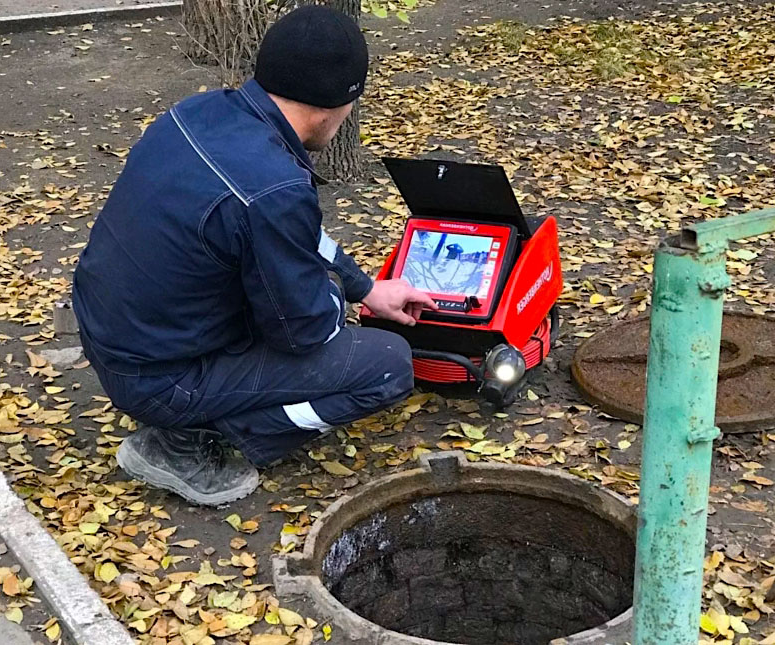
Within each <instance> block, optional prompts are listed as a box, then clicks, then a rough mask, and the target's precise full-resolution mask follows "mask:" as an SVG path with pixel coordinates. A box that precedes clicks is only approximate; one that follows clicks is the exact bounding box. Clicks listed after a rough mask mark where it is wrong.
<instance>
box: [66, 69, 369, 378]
mask: <svg viewBox="0 0 775 645" xmlns="http://www.w3.org/2000/svg"><path fill="white" fill-rule="evenodd" d="M321 222H322V213H321V211H320V207H319V204H318V195H317V188H316V184H315V175H314V171H313V169H312V165H311V163H310V160H309V157H308V156H307V153H306V152H305V150H304V148H303V146H302V144H301V142H300V141H299V139H298V137H297V135H296V133H295V132H294V130H293V129H292V128H291V126H290V124H289V123H288V121H287V120H286V119H285V118H284V117H283V115H282V113H281V112H280V110H279V108H278V107H277V105H276V104H275V103H274V101H272V99H271V98H270V97H269V95H268V94H267V93H266V92H265V91H264V90H263V89H262V88H261V86H260V85H259V84H258V83H256V81H254V80H251V81H248V82H247V83H246V84H245V85H244V86H242V87H241V88H240V89H238V90H225V91H224V90H219V91H213V92H207V93H204V94H200V95H197V96H193V97H191V98H188V99H186V100H184V101H182V102H180V103H178V104H177V105H175V106H174V107H173V108H172V109H171V110H170V111H169V112H167V113H165V114H164V115H162V116H161V117H159V118H158V119H157V120H156V121H155V122H154V123H153V124H152V125H151V126H150V127H149V128H148V129H147V130H146V132H145V134H144V135H143V137H142V138H141V139H140V141H139V142H138V143H137V144H136V145H135V146H134V147H133V148H132V151H131V153H130V154H129V156H128V158H127V162H126V166H125V168H124V170H123V172H122V173H121V175H120V176H119V178H118V180H117V181H116V184H115V186H114V187H113V190H112V191H111V193H110V196H109V198H108V200H107V202H106V203H105V206H104V208H103V209H102V212H101V213H100V215H99V217H98V218H97V220H96V222H95V224H94V228H93V229H92V232H91V237H90V239H89V243H88V245H87V247H86V248H85V249H84V251H83V253H82V255H81V259H80V262H79V264H78V267H77V269H76V271H75V278H74V285H73V306H74V308H75V312H76V315H77V317H78V321H79V324H80V327H81V333H82V335H83V336H84V340H85V342H87V343H88V345H89V346H90V348H91V350H92V352H94V353H95V355H97V356H99V359H100V361H101V362H102V363H103V365H105V366H106V367H108V368H109V369H112V370H114V371H116V372H118V373H121V374H128V375H142V374H165V373H172V372H176V371H180V370H183V369H186V367H187V366H188V365H190V363H191V361H192V360H193V359H195V358H197V357H199V356H203V355H205V354H208V353H210V352H214V351H220V350H225V351H231V352H239V351H242V350H244V349H246V348H247V347H248V346H250V345H251V344H252V343H254V342H265V343H269V344H270V345H271V346H272V347H273V348H274V349H277V350H282V351H287V352H292V353H296V354H298V353H303V352H308V351H311V350H314V349H315V348H316V347H319V346H321V345H322V344H323V343H326V342H327V341H329V340H330V339H331V338H333V337H334V336H335V335H336V333H337V332H338V331H339V328H340V327H339V325H340V324H341V323H340V320H341V316H340V309H341V303H340V301H339V298H338V297H336V296H335V295H334V294H333V293H332V284H333V283H331V282H330V280H329V277H328V273H327V271H335V272H336V273H337V274H338V275H339V276H340V277H341V279H342V282H343V284H344V289H345V296H346V298H347V300H348V301H350V302H358V301H360V300H362V299H363V298H364V297H365V296H366V295H367V294H368V293H369V291H370V290H371V287H372V284H373V283H372V280H371V279H370V278H369V277H368V276H367V275H366V274H365V273H363V272H362V271H361V270H360V269H359V268H358V267H357V265H356V264H355V262H354V261H353V259H352V258H350V257H349V256H347V255H346V254H344V253H343V251H342V250H341V249H340V248H339V246H338V245H337V244H336V243H335V242H334V241H333V240H332V239H331V238H329V237H328V236H327V235H326V233H325V232H324V231H323V229H322V228H321ZM333 289H334V290H335V287H334V288H333Z"/></svg>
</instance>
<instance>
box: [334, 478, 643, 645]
mask: <svg viewBox="0 0 775 645" xmlns="http://www.w3.org/2000/svg"><path fill="white" fill-rule="evenodd" d="M634 559H635V545H634V543H633V540H632V538H631V537H630V535H628V533H627V532H626V531H625V530H624V529H623V528H620V527H618V526H616V525H614V524H612V523H610V522H608V521H606V520H605V519H603V518H601V517H599V516H598V515H596V514H595V513H593V512H591V511H588V510H586V509H584V508H580V507H576V506H572V505H569V504H567V503H564V502H560V501H557V500H552V499H547V498H537V497H530V496H521V495H517V494H514V493H506V492H498V491H492V492H490V491H482V492H472V493H449V494H444V495H439V496H433V497H423V498H420V499H416V500H415V501H410V502H406V503H402V504H397V505H395V506H391V507H389V508H387V509H385V510H383V511H379V512H377V513H375V514H374V515H372V516H371V517H369V518H367V519H365V520H362V521H360V522H359V523H357V524H356V525H354V526H352V527H351V528H349V529H347V530H345V531H344V532H343V533H342V534H341V535H340V536H339V537H338V538H337V539H336V540H335V541H334V542H333V543H332V545H331V547H330V548H329V549H328V552H327V553H326V555H325V557H324V560H323V582H324V584H325V585H326V587H327V588H328V589H329V591H331V593H332V594H333V595H334V596H335V597H336V598H337V599H338V600H339V601H340V602H341V603H343V604H344V605H346V606H347V607H349V608H350V609H352V610H353V611H355V612H356V613H357V614H359V615H360V616H362V617H363V618H366V619H367V620H370V621H371V622H374V623H377V624H378V625H381V626H382V627H385V628H387V629H391V630H394V631H397V632H401V633H404V634H408V635H411V636H418V637H422V638H427V639H430V640H437V641H446V642H450V643H463V644H466V645H491V644H492V643H499V644H502V645H543V644H546V643H548V642H549V641H550V640H552V639H553V638H559V637H562V636H568V635H571V634H575V633H577V632H581V631H584V630H586V629H590V628H592V627H595V626H598V625H601V624H603V623H605V622H607V621H609V620H611V619H612V618H614V617H615V616H618V615H619V614H621V613H623V612H624V611H626V610H627V609H628V608H629V607H630V606H631V605H632V580H633V567H634Z"/></svg>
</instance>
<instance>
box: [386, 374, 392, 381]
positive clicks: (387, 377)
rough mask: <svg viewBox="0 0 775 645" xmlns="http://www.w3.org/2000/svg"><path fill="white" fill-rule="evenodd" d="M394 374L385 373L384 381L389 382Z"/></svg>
mask: <svg viewBox="0 0 775 645" xmlns="http://www.w3.org/2000/svg"><path fill="white" fill-rule="evenodd" d="M391 376H393V374H392V373H391V372H385V376H384V379H385V380H386V381H387V380H388V379H389V378H390V377H391Z"/></svg>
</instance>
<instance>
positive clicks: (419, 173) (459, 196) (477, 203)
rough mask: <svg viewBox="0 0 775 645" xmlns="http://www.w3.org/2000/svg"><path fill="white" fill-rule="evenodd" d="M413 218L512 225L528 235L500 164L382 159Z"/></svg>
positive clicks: (525, 224)
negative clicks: (455, 219)
mask: <svg viewBox="0 0 775 645" xmlns="http://www.w3.org/2000/svg"><path fill="white" fill-rule="evenodd" d="M382 162H383V163H384V164H385V166H386V167H387V169H388V172H389V173H390V176H391V177H392V178H393V181H394V182H395V184H396V187H397V188H398V190H399V192H400V193H401V196H402V197H403V198H404V201H406V205H407V206H408V207H409V210H410V211H411V213H412V215H414V216H415V217H431V218H437V219H438V218H445V219H449V218H450V216H453V217H454V218H459V219H473V220H485V221H488V222H502V223H504V224H512V225H514V226H516V227H517V229H518V230H519V233H520V236H521V237H522V238H523V239H528V238H529V237H530V230H529V229H528V226H527V223H526V222H525V218H524V216H523V215H522V210H521V209H520V208H519V203H517V198H516V197H515V196H514V191H512V189H511V184H509V179H508V177H507V176H506V172H505V171H504V170H503V168H501V167H500V166H488V165H484V164H463V163H458V162H455V161H441V160H433V159H391V158H385V159H383V160H382Z"/></svg>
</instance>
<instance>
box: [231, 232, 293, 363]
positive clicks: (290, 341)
mask: <svg viewBox="0 0 775 645" xmlns="http://www.w3.org/2000/svg"><path fill="white" fill-rule="evenodd" d="M239 225H240V227H241V228H242V230H243V231H244V232H245V235H246V236H247V238H248V240H249V241H250V247H251V250H252V252H253V257H254V259H255V262H256V268H257V269H258V273H259V275H260V276H261V282H263V284H264V288H265V289H266V293H267V295H268V296H269V301H270V302H271V303H272V308H273V309H274V311H275V314H276V315H277V319H278V320H279V321H280V323H281V324H282V326H283V330H284V331H285V336H286V340H287V341H288V345H289V347H290V348H291V349H292V350H294V351H295V350H297V349H298V346H297V345H296V343H295V342H294V341H293V336H292V335H291V330H290V328H289V327H288V321H287V319H286V318H285V316H284V315H283V312H282V310H281V309H280V306H279V305H278V303H277V300H276V299H275V297H274V293H272V289H271V287H270V286H269V281H268V280H267V279H266V275H265V274H264V269H263V267H262V266H261V261H260V260H259V258H258V255H257V254H256V253H255V251H253V236H252V235H251V234H250V229H249V228H248V227H247V226H246V225H245V222H244V220H243V219H242V218H240V219H239Z"/></svg>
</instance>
